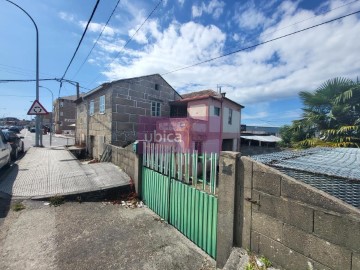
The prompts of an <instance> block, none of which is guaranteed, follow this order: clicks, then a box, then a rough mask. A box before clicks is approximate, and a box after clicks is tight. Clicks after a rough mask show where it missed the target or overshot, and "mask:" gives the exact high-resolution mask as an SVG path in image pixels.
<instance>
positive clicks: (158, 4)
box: [87, 0, 163, 86]
mask: <svg viewBox="0 0 360 270" xmlns="http://www.w3.org/2000/svg"><path fill="white" fill-rule="evenodd" d="M162 1H163V0H160V1H159V2H158V3H157V5H156V6H155V7H154V8H153V10H152V11H151V12H150V13H149V15H148V16H147V17H146V19H145V20H144V21H143V23H142V24H141V25H140V26H139V27H138V28H137V30H136V31H135V32H134V34H133V35H132V36H131V37H130V38H129V39H128V40H127V41H126V43H125V44H124V46H123V47H122V48H121V50H120V51H119V52H118V53H117V54H116V56H115V57H114V58H113V60H112V61H111V62H110V63H109V64H108V65H107V66H106V67H105V69H108V68H109V67H110V66H111V64H112V63H114V61H115V60H116V59H117V58H118V57H119V56H120V53H121V51H122V50H123V49H125V47H126V46H127V45H128V44H129V43H130V42H131V41H132V39H133V38H134V36H135V35H136V34H137V33H138V32H139V31H140V29H141V28H142V27H143V26H144V24H145V23H146V22H147V21H148V20H149V19H150V17H151V16H152V14H153V13H154V12H155V10H156V9H157V8H158V7H159V6H160V4H161V3H162ZM99 77H100V74H99V75H98V76H96V78H95V79H94V80H93V81H92V82H91V83H89V84H88V85H87V86H89V85H91V84H92V83H93V82H94V81H96V80H97V79H98V78H99Z"/></svg>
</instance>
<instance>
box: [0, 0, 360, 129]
mask: <svg viewBox="0 0 360 270" xmlns="http://www.w3.org/2000/svg"><path fill="white" fill-rule="evenodd" d="M13 1H14V2H15V3H16V4H18V5H19V6H21V7H22V8H23V9H24V10H26V11H27V12H28V13H29V14H30V15H31V16H32V18H33V19H34V21H35V22H36V24H37V26H38V30H39V72H40V79H52V78H61V77H62V76H63V75H64V73H65V70H66V67H67V66H68V64H69V62H70V59H71V57H72V56H73V53H74V52H75V49H76V47H77V45H78V43H79V41H80V38H81V36H82V34H83V32H84V29H85V26H86V24H87V22H88V20H89V18H90V15H91V13H92V11H93V9H94V6H95V3H96V1H95V0H87V1H77V0H66V1H64V0H32V1H29V0H13ZM117 2H118V1H117V0H101V1H100V2H99V5H98V8H97V10H96V11H95V14H94V16H93V19H92V21H91V24H90V25H89V28H88V30H87V33H86V35H85V36H84V39H83V41H82V43H81V46H80V47H79V50H78V52H77V54H76V56H75V58H74V60H73V62H72V64H71V65H70V67H69V69H68V71H67V72H66V74H65V77H64V78H66V79H68V80H72V81H77V82H79V83H80V86H81V87H82V88H81V91H82V92H87V91H89V90H91V89H94V88H96V87H97V86H98V85H100V84H101V83H103V82H108V81H113V80H119V79H125V78H131V77H137V76H143V75H149V74H155V73H158V74H161V75H162V76H163V78H164V79H165V80H166V81H167V82H168V83H169V84H170V85H171V86H173V87H174V89H175V90H177V91H178V92H179V93H180V94H181V93H187V92H192V91H200V90H204V89H213V90H217V89H218V87H219V86H221V90H222V91H223V92H226V96H227V97H229V98H231V99H233V100H234V101H236V102H238V103H240V104H242V105H243V106H245V108H244V109H243V112H242V123H243V124H247V125H260V126H281V125H284V124H289V123H291V121H292V120H295V119H299V118H301V113H302V110H301V108H302V103H301V101H300V100H299V98H298V93H299V92H300V91H314V90H316V88H317V87H319V86H320V85H321V84H322V83H323V82H325V81H326V80H328V79H332V78H335V77H346V78H350V79H354V80H355V79H356V78H357V76H359V75H360V72H359V71H360V53H359V52H360V42H359V37H360V15H359V14H360V13H358V14H355V15H351V16H348V17H346V18H343V19H339V20H336V21H333V22H331V23H328V24H325V25H322V26H319V27H315V28H312V29H310V30H307V31H303V32H301V33H298V34H295V35H291V36H288V37H285V38H281V39H278V40H276V41H273V42H268V43H265V44H263V45H260V46H256V47H252V48H250V49H245V48H247V47H251V46H253V45H256V44H258V43H262V42H266V41H269V40H271V39H274V38H277V37H281V36H283V35H287V34H290V33H293V32H295V31H299V30H301V29H305V28H307V27H310V26H313V25H316V24H320V23H323V22H326V21H329V20H331V19H335V18H338V17H341V16H344V15H347V14H349V13H353V12H356V11H359V10H360V1H359V0H348V1H345V0H330V1H316V0H302V1H301V0H298V1H280V0H263V1H261V0H252V1H222V0H209V1H208V0H203V1H202V0H201V1H189V0H163V1H160V2H159V1H158V0H138V1H130V0H121V1H120V2H119V4H118V6H117V7H116V9H115V12H114V14H113V16H112V17H111V19H110V21H109V23H108V25H107V26H106V27H105V24H106V22H107V21H108V19H109V16H110V14H111V13H112V11H113V10H114V8H115V6H116V4H117ZM159 3H160V4H159ZM152 11H153V12H152ZM151 12H152V14H151V16H150V17H149V18H148V19H147V17H148V16H149V14H150V13H151ZM146 19H147V20H146ZM104 27H105V28H104ZM101 31H102V35H101V36H100V38H99V39H98V37H99V34H100V33H101ZM0 36H1V42H0V80H26V79H30V80H31V79H35V70H36V32H35V27H34V25H33V24H32V22H31V21H30V19H29V18H28V17H27V16H26V14H25V13H24V12H22V11H21V10H20V9H19V8H17V7H15V6H14V5H12V4H10V3H9V2H7V1H5V0H0ZM97 40H98V41H97ZM96 41H97V42H96ZM94 44H95V46H94ZM92 47H94V49H93V50H92V52H91V53H90V55H89V52H90V50H91V49H92ZM235 51H239V52H238V53H232V54H230V53H231V52H235ZM226 54H230V55H228V56H225V57H220V56H223V55H226ZM87 56H88V57H87ZM213 58H217V59H215V60H213V61H207V60H210V59H213ZM204 61H206V62H205V63H202V64H199V65H195V66H192V65H194V64H197V63H200V62H204ZM189 66H192V67H189ZM186 67H188V68H186ZM40 85H41V86H43V88H40V102H41V103H42V104H43V105H44V106H45V108H46V109H47V110H49V111H51V99H52V97H51V93H50V91H52V92H53V97H54V99H56V98H57V97H58V96H59V95H60V96H67V95H74V94H75V93H76V92H75V87H74V86H73V85H71V84H69V83H63V84H62V87H61V89H60V84H59V83H58V82H56V81H41V82H40ZM35 93H36V86H35V83H34V82H26V83H25V82H21V83H20V82H16V83H14V82H11V83H10V82H9V83H1V82H0V118H1V117H3V116H13V117H18V118H20V119H30V116H27V111H28V110H29V108H30V106H31V103H32V101H34V99H35Z"/></svg>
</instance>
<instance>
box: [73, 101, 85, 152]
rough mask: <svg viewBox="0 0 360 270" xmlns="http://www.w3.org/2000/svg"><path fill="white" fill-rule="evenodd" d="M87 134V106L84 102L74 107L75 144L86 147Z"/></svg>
mask: <svg viewBox="0 0 360 270" xmlns="http://www.w3.org/2000/svg"><path fill="white" fill-rule="evenodd" d="M86 134H87V105H86V103H85V102H82V103H81V104H79V105H77V106H76V133H75V143H76V144H78V145H81V146H85V145H86Z"/></svg>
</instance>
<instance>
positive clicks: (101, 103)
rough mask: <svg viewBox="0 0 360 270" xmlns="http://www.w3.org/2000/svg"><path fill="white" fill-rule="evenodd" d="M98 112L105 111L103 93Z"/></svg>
mask: <svg viewBox="0 0 360 270" xmlns="http://www.w3.org/2000/svg"><path fill="white" fill-rule="evenodd" d="M99 113H105V95H104V96H101V97H100V105H99Z"/></svg>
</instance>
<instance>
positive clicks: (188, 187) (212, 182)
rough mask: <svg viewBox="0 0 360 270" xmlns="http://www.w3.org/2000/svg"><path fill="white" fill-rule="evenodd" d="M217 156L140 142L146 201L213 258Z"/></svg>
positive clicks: (214, 252)
mask: <svg viewBox="0 0 360 270" xmlns="http://www.w3.org/2000/svg"><path fill="white" fill-rule="evenodd" d="M217 158H218V157H217V154H215V153H211V154H203V155H198V153H197V152H196V151H193V152H192V153H189V152H187V153H175V152H174V151H173V150H172V148H171V147H168V146H163V145H159V144H150V143H144V145H143V172H142V173H143V174H142V175H143V176H142V198H143V200H144V202H145V204H146V205H147V206H148V207H149V208H150V209H152V210H153V211H154V212H155V213H157V214H158V215H159V216H160V217H162V218H163V219H164V220H166V221H167V222H168V223H170V224H171V225H173V226H174V227H175V228H177V229H178V230H179V231H180V232H181V233H183V234H184V235H185V236H186V237H187V238H189V239H190V240H191V241H193V242H194V243H195V244H196V245H197V246H199V247H200V248H201V249H203V250H204V251H205V252H206V253H208V254H209V255H210V256H212V257H213V258H216V229H217V197H216V178H217V171H216V168H217ZM199 175H200V176H199ZM198 176H199V177H198Z"/></svg>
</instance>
